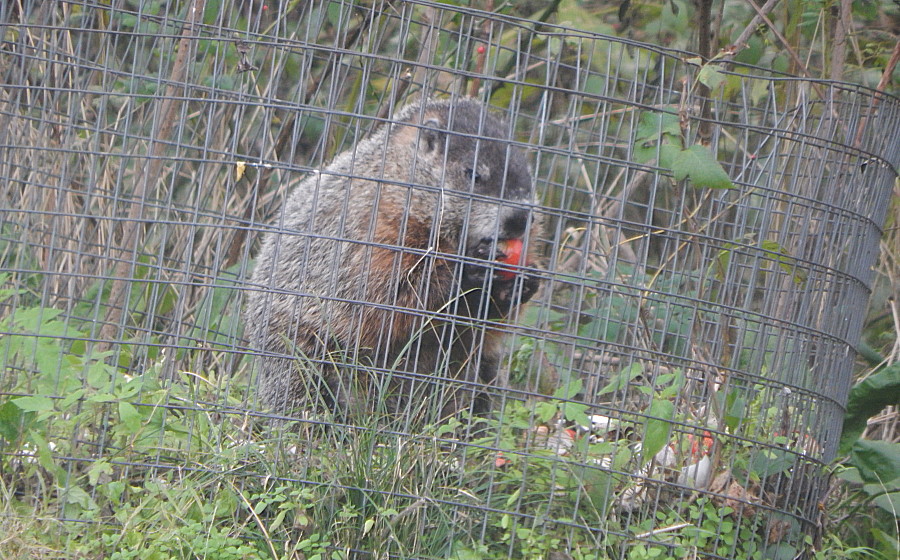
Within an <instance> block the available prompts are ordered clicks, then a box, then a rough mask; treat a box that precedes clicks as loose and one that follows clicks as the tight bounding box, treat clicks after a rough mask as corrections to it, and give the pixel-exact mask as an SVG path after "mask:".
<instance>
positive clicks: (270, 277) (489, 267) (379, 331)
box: [246, 100, 538, 414]
mask: <svg viewBox="0 0 900 560" xmlns="http://www.w3.org/2000/svg"><path fill="white" fill-rule="evenodd" d="M393 121H394V122H393V124H390V125H385V126H383V127H382V128H381V129H379V130H378V131H377V132H375V133H374V134H373V135H372V136H370V137H369V138H367V139H364V140H362V141H360V142H359V143H358V144H357V146H356V147H355V148H354V149H351V150H348V151H346V152H344V153H342V154H340V155H339V156H337V157H336V158H335V160H334V161H333V162H332V163H331V164H330V165H329V166H328V167H327V168H325V169H324V170H323V171H321V172H318V173H315V174H314V175H312V176H310V177H307V178H306V179H304V180H303V181H302V182H300V183H299V184H298V185H297V187H296V188H295V189H294V190H293V192H292V193H291V194H290V195H289V198H288V200H287V203H286V206H285V209H284V217H283V223H281V224H279V225H278V232H275V233H269V234H267V235H266V236H265V237H264V239H263V243H262V248H261V250H260V253H259V256H258V258H257V263H256V268H255V270H254V273H253V277H252V287H253V290H251V291H250V293H249V296H248V309H247V314H246V318H247V323H248V324H247V327H248V333H249V336H250V338H251V343H252V344H253V345H254V346H255V347H256V348H258V349H259V350H261V351H262V352H264V355H263V356H262V357H261V358H260V360H259V362H258V369H259V383H260V391H261V393H260V394H261V399H262V401H263V402H264V404H265V405H267V406H268V407H269V408H270V409H272V410H274V411H276V412H287V411H290V410H291V409H294V408H298V407H300V408H303V409H307V410H312V409H316V408H320V407H323V406H324V407H329V408H341V407H353V406H357V407H359V406H367V405H368V406H371V405H372V403H371V402H367V401H372V400H374V399H375V397H373V395H372V391H373V390H374V387H375V386H376V385H380V386H381V390H384V389H385V388H387V389H388V391H390V392H391V393H392V395H390V396H388V397H387V402H388V403H389V406H391V407H392V409H394V410H395V411H397V410H399V409H402V408H405V407H408V406H409V405H410V404H411V403H412V402H413V401H412V399H413V398H415V399H419V401H417V402H421V397H422V396H425V398H426V400H427V399H435V398H438V399H441V400H440V406H439V410H440V411H441V413H442V414H449V413H454V412H457V411H459V410H461V409H465V408H468V407H469V406H472V404H473V403H474V408H475V409H484V408H485V406H486V403H485V400H484V398H483V395H482V396H481V397H479V396H478V394H479V391H478V390H477V388H478V387H479V386H481V385H485V384H486V385H490V384H499V383H500V382H499V381H498V380H497V371H498V364H499V359H500V351H501V333H500V332H499V331H497V330H496V329H491V328H489V326H486V324H485V323H484V322H483V320H484V319H498V318H504V317H506V316H508V315H509V314H510V313H511V312H512V310H513V309H514V308H515V307H516V306H517V305H519V304H521V303H523V302H526V301H528V299H530V298H531V297H532V295H533V294H534V293H535V291H536V290H537V287H538V280H537V278H536V277H535V276H534V275H533V274H529V273H527V272H521V273H519V274H516V275H515V276H514V277H513V278H508V277H507V276H508V275H501V274H497V270H498V269H497V268H495V267H494V263H492V262H491V261H494V260H496V258H497V249H496V241H497V240H498V239H508V238H523V237H528V235H527V234H528V232H529V229H533V227H534V226H533V220H532V219H531V213H530V210H529V205H530V204H531V203H532V201H533V192H532V178H531V174H530V172H529V168H528V164H527V161H526V159H525V156H524V154H523V153H522V152H521V151H520V150H519V149H517V148H515V147H513V146H512V145H511V144H510V143H509V142H507V141H506V140H505V139H506V138H507V137H508V135H509V128H508V125H507V124H506V123H505V122H504V121H503V120H501V119H499V118H498V117H496V116H494V115H492V114H491V113H489V112H487V111H486V110H485V108H484V106H483V105H482V104H480V103H478V102H476V101H473V100H458V101H455V102H448V101H428V102H426V103H424V106H423V104H422V103H414V104H412V105H409V106H406V107H405V108H403V109H402V110H400V111H399V112H398V114H397V115H396V117H395V118H394V119H393ZM420 123H421V124H420ZM476 136H477V137H480V138H481V139H480V140H476V138H475V137H476ZM486 138H487V139H490V138H493V139H497V140H486ZM476 152H477V154H476ZM411 185H412V186H411ZM429 186H430V187H431V188H428V187H429ZM531 237H532V238H533V236H531ZM532 244H533V239H532ZM526 246H527V241H526ZM457 255H462V257H459V256H457ZM532 261H533V259H531V258H529V259H528V261H527V262H528V263H531V262H532ZM473 319H474V320H473ZM296 356H304V358H303V359H301V360H299V361H298V360H297V359H295V357H296ZM352 364H358V366H359V367H354V366H353V365H352ZM362 371H365V372H367V373H365V374H361V373H360V372H362ZM373 371H375V372H381V373H380V374H379V375H375V376H373V375H372V372H373ZM434 376H439V377H444V378H453V379H456V380H463V381H469V382H472V383H469V384H466V383H462V384H456V386H455V387H454V388H451V389H449V390H448V389H447V388H446V387H445V388H443V389H437V390H434V389H433V387H432V388H431V389H429V390H427V391H419V390H418V389H416V387H418V388H419V389H421V388H422V387H431V385H429V383H428V381H429V380H433V378H434ZM363 377H365V379H366V381H362V378H363ZM388 378H390V379H391V381H390V382H389V383H383V381H384V380H386V379H388ZM416 380H418V382H416ZM414 391H416V392H415V393H413V392H414ZM440 391H443V392H440ZM413 394H415V395H416V396H415V397H413V396H411V395H413ZM311 399H315V401H316V402H313V401H312V400H311ZM477 411H478V412H482V411H483V410H477Z"/></svg>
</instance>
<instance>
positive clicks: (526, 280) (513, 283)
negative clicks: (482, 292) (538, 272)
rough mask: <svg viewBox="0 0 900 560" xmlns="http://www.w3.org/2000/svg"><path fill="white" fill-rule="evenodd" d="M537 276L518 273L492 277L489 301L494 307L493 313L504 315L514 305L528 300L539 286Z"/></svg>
mask: <svg viewBox="0 0 900 560" xmlns="http://www.w3.org/2000/svg"><path fill="white" fill-rule="evenodd" d="M540 285H541V282H540V280H539V279H538V277H537V276H533V275H531V274H518V275H516V276H515V277H513V278H509V279H505V280H502V279H497V278H495V279H494V282H493V284H492V289H491V301H492V302H493V305H494V307H495V308H496V310H495V313H496V314H499V315H506V314H507V313H509V310H510V309H512V308H513V307H515V306H516V305H521V304H523V303H526V302H528V300H530V299H531V298H532V297H534V294H536V293H537V291H538V288H540Z"/></svg>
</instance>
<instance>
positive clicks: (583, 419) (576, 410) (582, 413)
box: [560, 402, 590, 426]
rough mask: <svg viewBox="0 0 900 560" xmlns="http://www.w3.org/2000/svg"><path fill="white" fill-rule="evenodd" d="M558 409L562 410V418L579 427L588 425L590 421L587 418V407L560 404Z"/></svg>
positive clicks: (570, 403)
mask: <svg viewBox="0 0 900 560" xmlns="http://www.w3.org/2000/svg"><path fill="white" fill-rule="evenodd" d="M560 408H561V409H562V413H563V417H565V419H566V420H568V421H569V422H573V423H575V424H578V425H580V426H585V425H589V424H590V421H589V420H588V418H587V411H588V408H589V407H588V405H586V404H578V403H572V402H564V403H561V404H560Z"/></svg>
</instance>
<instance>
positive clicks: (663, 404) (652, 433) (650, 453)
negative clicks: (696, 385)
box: [641, 399, 675, 464]
mask: <svg viewBox="0 0 900 560" xmlns="http://www.w3.org/2000/svg"><path fill="white" fill-rule="evenodd" d="M674 415H675V403H673V402H672V401H667V400H662V399H656V400H654V401H653V402H652V403H651V404H650V408H648V409H647V416H648V417H649V416H652V417H653V418H647V429H646V432H645V433H644V441H643V444H642V446H641V453H642V454H643V462H644V463H645V464H646V463H647V462H648V461H650V459H652V458H653V457H654V456H655V455H656V454H657V453H659V451H660V450H661V449H662V448H663V447H665V446H666V444H667V443H668V442H669V432H670V431H671V429H672V417H673V416H674Z"/></svg>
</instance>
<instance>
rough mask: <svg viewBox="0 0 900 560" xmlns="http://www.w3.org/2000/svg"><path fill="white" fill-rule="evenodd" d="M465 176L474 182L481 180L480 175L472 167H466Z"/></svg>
mask: <svg viewBox="0 0 900 560" xmlns="http://www.w3.org/2000/svg"><path fill="white" fill-rule="evenodd" d="M466 177H468V178H469V180H470V181H475V182H476V183H477V182H478V181H480V180H481V175H480V174H479V173H478V172H477V171H475V170H474V169H466Z"/></svg>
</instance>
